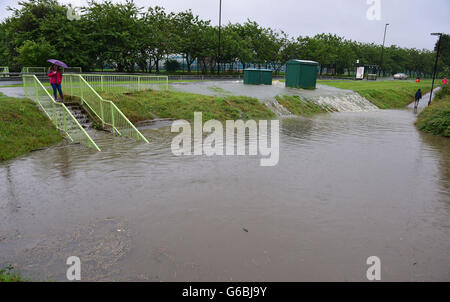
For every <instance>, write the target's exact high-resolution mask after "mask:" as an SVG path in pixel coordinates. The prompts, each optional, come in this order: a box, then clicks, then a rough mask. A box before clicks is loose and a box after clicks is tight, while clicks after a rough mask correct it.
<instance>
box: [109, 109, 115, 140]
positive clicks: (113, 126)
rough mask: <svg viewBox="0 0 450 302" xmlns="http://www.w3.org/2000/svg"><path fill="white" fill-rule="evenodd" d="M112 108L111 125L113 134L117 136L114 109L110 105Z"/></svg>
mask: <svg viewBox="0 0 450 302" xmlns="http://www.w3.org/2000/svg"><path fill="white" fill-rule="evenodd" d="M109 106H110V107H111V123H112V132H113V135H114V134H115V129H116V125H115V122H114V108H112V106H111V104H110V105H109Z"/></svg>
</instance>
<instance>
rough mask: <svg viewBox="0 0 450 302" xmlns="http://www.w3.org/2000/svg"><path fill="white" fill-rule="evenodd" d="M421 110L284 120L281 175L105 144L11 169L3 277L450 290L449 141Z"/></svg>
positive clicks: (101, 137) (161, 134) (162, 150)
mask: <svg viewBox="0 0 450 302" xmlns="http://www.w3.org/2000/svg"><path fill="white" fill-rule="evenodd" d="M414 121H415V115H414V114H413V113H412V112H411V110H387V111H369V112H347V113H333V114H325V115H317V116H314V117H311V118H283V119H281V136H280V162H279V164H278V165H277V166H276V167H261V166H260V158H259V157H245V156H244V157H242V156H241V157H204V156H200V157H195V156H191V157H175V156H173V155H172V153H171V150H170V144H171V140H172V137H173V135H172V134H171V133H170V128H168V127H162V128H158V127H148V129H144V130H142V132H143V134H144V135H145V136H146V137H148V138H149V139H150V141H151V143H150V144H149V145H146V144H142V143H138V142H134V141H132V140H127V139H122V138H115V137H111V136H110V135H108V134H105V133H102V132H95V131H91V133H92V135H93V137H94V139H95V140H96V142H98V144H99V146H100V148H101V149H102V152H94V151H90V150H88V149H86V148H84V147H82V146H79V145H69V146H64V145H61V146H56V147H53V148H50V149H47V150H42V151H36V152H33V153H30V154H29V155H25V156H22V157H20V158H17V159H15V160H10V161H7V162H3V163H1V164H0V267H5V266H8V265H13V266H14V267H15V268H16V269H17V270H18V271H20V272H21V273H22V275H24V276H27V277H30V278H31V279H33V280H47V279H50V280H55V281H66V270H67V268H68V266H67V265H66V259H67V258H68V257H69V256H78V257H80V258H81V262H82V264H81V265H82V266H81V269H82V273H81V274H82V280H85V281H367V279H366V270H367V268H368V266H367V265H366V260H367V258H368V257H370V256H377V257H379V258H380V259H381V263H382V266H381V268H382V280H383V281H450V261H449V259H450V140H449V139H445V138H441V137H435V136H431V135H428V134H424V133H421V132H419V131H417V130H416V128H415V127H414V125H413V123H414Z"/></svg>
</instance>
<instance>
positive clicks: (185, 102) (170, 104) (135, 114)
mask: <svg viewBox="0 0 450 302" xmlns="http://www.w3.org/2000/svg"><path fill="white" fill-rule="evenodd" d="M101 96H102V97H103V98H104V99H106V100H111V101H113V102H114V103H115V104H116V105H117V107H119V109H120V110H122V112H123V113H124V114H125V115H126V116H127V117H128V119H130V121H131V122H132V123H136V122H140V121H145V120H151V119H155V118H172V119H177V120H178V119H184V120H189V121H190V120H192V119H193V118H194V112H202V113H203V120H204V121H207V120H211V119H215V120H220V121H225V120H238V119H243V120H249V119H254V120H261V119H273V118H276V115H275V114H274V113H273V112H272V111H271V110H270V109H268V108H267V107H266V106H265V105H264V104H261V103H260V102H259V101H258V100H257V99H255V98H251V97H244V96H223V97H217V96H207V95H200V94H191V93H183V92H177V91H158V90H147V91H140V92H133V93H125V94H124V93H102V94H101Z"/></svg>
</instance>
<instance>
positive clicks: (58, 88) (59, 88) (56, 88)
mask: <svg viewBox="0 0 450 302" xmlns="http://www.w3.org/2000/svg"><path fill="white" fill-rule="evenodd" d="M52 88H53V96H54V97H55V100H58V93H57V91H58V92H59V95H60V96H61V99H62V100H64V95H63V93H62V89H61V84H52Z"/></svg>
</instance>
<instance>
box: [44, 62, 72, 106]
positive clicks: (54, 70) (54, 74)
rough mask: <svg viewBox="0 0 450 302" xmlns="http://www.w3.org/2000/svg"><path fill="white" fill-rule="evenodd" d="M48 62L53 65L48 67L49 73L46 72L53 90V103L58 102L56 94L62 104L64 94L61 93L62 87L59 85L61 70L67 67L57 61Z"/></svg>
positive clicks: (61, 77)
mask: <svg viewBox="0 0 450 302" xmlns="http://www.w3.org/2000/svg"><path fill="white" fill-rule="evenodd" d="M48 62H50V63H52V64H53V65H52V66H51V67H50V69H49V71H48V77H49V78H50V84H51V85H52V88H53V96H54V97H55V101H56V102H58V92H59V95H60V97H61V102H62V103H64V94H63V92H62V87H61V83H62V79H63V76H62V68H61V67H64V68H68V66H67V65H66V64H65V63H63V62H61V61H58V60H53V59H50V60H48Z"/></svg>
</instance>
